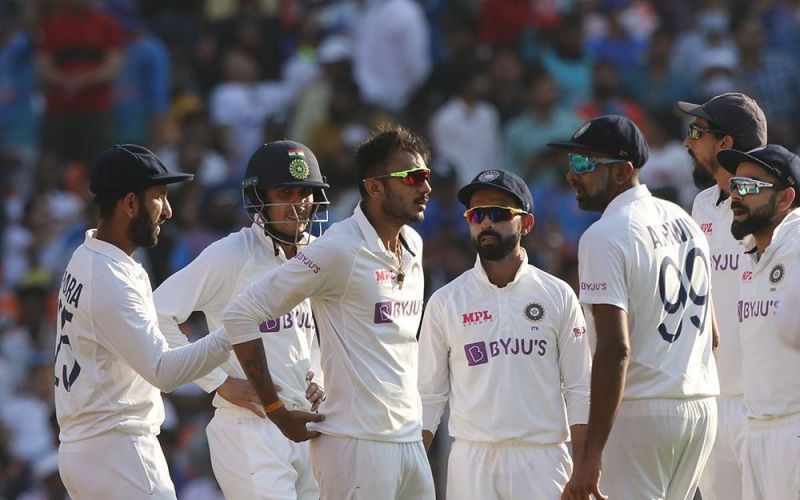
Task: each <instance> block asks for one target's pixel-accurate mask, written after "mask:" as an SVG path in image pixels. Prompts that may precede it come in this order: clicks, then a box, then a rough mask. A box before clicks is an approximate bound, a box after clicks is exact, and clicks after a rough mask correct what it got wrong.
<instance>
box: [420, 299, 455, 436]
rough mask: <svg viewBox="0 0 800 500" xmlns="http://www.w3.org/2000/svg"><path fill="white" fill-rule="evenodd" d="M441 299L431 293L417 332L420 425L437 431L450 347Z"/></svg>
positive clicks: (447, 383) (445, 393)
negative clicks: (420, 406) (444, 328)
mask: <svg viewBox="0 0 800 500" xmlns="http://www.w3.org/2000/svg"><path fill="white" fill-rule="evenodd" d="M443 326H444V320H443V318H442V312H441V301H440V299H439V297H437V295H436V294H434V295H433V296H432V297H431V298H430V300H429V301H428V306H427V307H426V309H425V313H424V315H423V317H422V327H421V329H420V333H419V381H418V386H419V394H420V397H421V398H422V428H423V429H424V430H426V431H430V432H432V433H434V434H435V433H436V429H437V428H438V427H439V421H440V420H441V419H442V413H444V407H445V404H446V403H447V400H448V398H449V396H450V346H449V345H448V342H447V336H446V334H445V332H444V330H443Z"/></svg>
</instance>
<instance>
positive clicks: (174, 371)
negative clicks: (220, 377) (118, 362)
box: [91, 280, 231, 392]
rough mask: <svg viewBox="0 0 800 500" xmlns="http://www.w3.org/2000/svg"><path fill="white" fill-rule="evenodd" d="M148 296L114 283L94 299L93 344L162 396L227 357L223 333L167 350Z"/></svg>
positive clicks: (226, 344) (228, 348) (203, 373)
mask: <svg viewBox="0 0 800 500" xmlns="http://www.w3.org/2000/svg"><path fill="white" fill-rule="evenodd" d="M149 300H150V298H149V297H146V296H144V295H143V294H142V293H141V292H139V291H138V290H136V289H135V288H134V287H133V286H131V285H128V284H126V283H124V282H123V280H117V282H115V283H107V286H105V287H104V289H103V292H102V293H97V294H95V295H94V296H93V304H92V306H91V307H92V308H91V314H92V319H93V328H94V331H95V334H96V336H97V340H98V342H99V343H100V344H101V345H103V347H105V348H106V349H108V350H109V351H111V352H113V353H114V354H116V355H117V356H119V357H120V358H122V359H123V360H125V362H126V363H127V364H128V365H129V366H130V367H131V368H133V370H135V371H136V372H137V373H138V374H139V375H141V376H142V378H144V379H145V380H147V381H148V382H149V383H151V384H152V385H153V386H155V387H157V388H159V389H161V390H162V391H164V392H170V391H172V390H174V389H176V388H177V387H179V386H181V385H183V384H185V383H187V382H191V381H192V380H194V379H196V378H198V377H200V376H202V375H205V374H206V373H208V372H210V371H211V370H212V369H213V368H214V367H216V366H218V365H219V364H220V363H222V362H223V361H225V360H226V359H228V355H229V351H230V349H231V346H230V343H229V342H228V340H227V336H226V335H225V332H224V331H223V330H222V329H219V330H216V331H214V332H212V333H211V334H209V335H206V336H205V337H203V338H202V339H200V340H198V341H197V342H193V343H191V344H188V345H185V346H182V347H178V348H176V349H170V348H169V346H168V345H167V341H166V339H165V338H164V335H163V334H162V333H161V331H160V330H159V328H158V324H157V320H156V318H155V315H154V314H152V312H151V311H152V309H151V307H152V305H150V304H148V303H147V301H149Z"/></svg>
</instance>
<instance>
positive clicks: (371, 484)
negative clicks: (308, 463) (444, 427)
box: [310, 434, 435, 500]
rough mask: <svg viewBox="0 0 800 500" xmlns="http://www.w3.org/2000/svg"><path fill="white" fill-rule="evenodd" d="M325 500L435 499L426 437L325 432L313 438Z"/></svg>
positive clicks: (312, 442) (318, 475) (314, 456)
mask: <svg viewBox="0 0 800 500" xmlns="http://www.w3.org/2000/svg"><path fill="white" fill-rule="evenodd" d="M310 449H311V459H312V460H313V462H314V473H315V474H316V476H317V481H318V482H319V489H320V493H321V497H320V498H321V500H434V498H435V492H434V489H433V475H432V474H431V466H430V464H429V463H428V456H427V455H426V454H425V448H424V447H423V446H422V441H416V442H413V443H392V442H386V441H369V440H366V439H355V438H348V437H339V436H330V435H326V434H323V435H321V436H319V437H317V438H314V439H312V440H311V446H310Z"/></svg>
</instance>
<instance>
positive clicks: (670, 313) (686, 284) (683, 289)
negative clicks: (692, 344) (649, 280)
mask: <svg viewBox="0 0 800 500" xmlns="http://www.w3.org/2000/svg"><path fill="white" fill-rule="evenodd" d="M698 261H699V262H698ZM698 268H699V272H702V273H703V274H704V275H705V276H704V280H703V282H701V284H700V285H699V288H700V290H696V289H695V283H694V279H693V278H694V277H695V275H696V273H697V272H698ZM708 280H709V276H708V260H707V258H706V256H705V254H704V253H703V251H702V250H701V249H699V248H697V247H693V248H691V249H690V250H689V251H688V252H687V253H686V257H685V258H684V260H683V262H677V263H676V262H675V261H674V260H672V258H671V257H669V256H667V257H664V259H663V260H662V261H661V267H660V269H659V273H658V294H659V296H660V298H661V303H662V304H664V312H666V313H667V317H666V318H664V321H662V322H661V324H660V325H658V333H660V334H661V338H662V339H664V340H665V341H667V342H669V343H670V344H671V343H673V342H675V341H676V340H678V337H680V336H681V333H682V331H683V320H684V316H685V315H687V314H688V316H689V321H690V322H691V323H692V326H694V327H695V328H696V329H697V332H698V335H701V334H702V333H703V330H704V329H705V322H706V318H707V317H708V306H709V300H708V295H709V281H708ZM668 282H669V283H677V288H678V290H677V297H676V296H675V295H676V294H675V290H674V287H671V288H673V289H668ZM686 309H688V310H686ZM684 310H686V311H685V312H684ZM675 315H677V317H678V321H677V325H676V326H675V330H674V332H670V330H669V327H668V326H667V322H668V321H669V320H670V319H671V318H674V317H675ZM672 323H674V321H673V322H672Z"/></svg>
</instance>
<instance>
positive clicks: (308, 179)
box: [242, 140, 330, 245]
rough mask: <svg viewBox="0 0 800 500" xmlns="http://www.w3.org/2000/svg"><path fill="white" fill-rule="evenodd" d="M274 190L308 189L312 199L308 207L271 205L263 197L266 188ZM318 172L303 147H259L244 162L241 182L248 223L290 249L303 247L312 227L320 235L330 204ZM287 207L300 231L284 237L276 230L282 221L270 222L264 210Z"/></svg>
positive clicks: (314, 160) (284, 142) (286, 144)
mask: <svg viewBox="0 0 800 500" xmlns="http://www.w3.org/2000/svg"><path fill="white" fill-rule="evenodd" d="M275 187H308V188H312V189H313V193H314V199H313V202H312V203H311V206H310V207H309V206H308V205H307V204H302V203H272V202H271V201H270V200H268V199H267V198H266V196H265V189H266V188H275ZM329 187H330V186H329V185H328V183H327V182H325V178H324V177H323V176H322V173H321V172H320V169H319V163H318V162H317V158H316V157H315V156H314V153H313V152H312V151H311V150H310V149H309V148H308V146H305V145H303V144H300V143H299V142H294V141H288V140H281V141H274V142H270V143H267V144H264V145H262V146H261V147H260V148H258V149H257V150H256V152H255V153H253V155H252V156H251V157H250V160H249V161H248V162H247V169H246V170H245V176H244V180H243V181H242V198H243V200H244V207H245V210H246V211H247V214H248V216H249V217H250V219H251V220H252V221H253V222H255V223H256V224H258V225H260V226H261V227H263V228H264V231H265V232H266V233H267V234H269V235H270V236H272V237H273V238H274V239H276V240H278V241H281V242H283V243H287V244H290V245H299V244H304V243H306V242H307V241H308V238H305V237H304V235H303V232H313V226H314V225H315V224H316V225H317V226H318V229H319V230H320V232H321V229H322V224H323V223H325V222H327V221H328V211H327V206H328V205H329V204H330V202H329V201H328V198H327V196H326V195H325V188H329ZM278 205H282V206H285V205H291V206H292V208H293V209H294V211H295V218H296V219H295V220H296V221H297V222H301V223H304V224H301V225H302V226H304V229H303V230H300V229H298V230H297V231H295V234H294V235H293V236H292V235H288V234H286V233H285V232H283V231H281V230H280V229H279V225H280V224H281V223H285V222H286V221H276V220H270V218H269V217H268V215H267V208H268V207H270V206H278Z"/></svg>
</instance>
